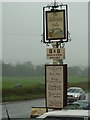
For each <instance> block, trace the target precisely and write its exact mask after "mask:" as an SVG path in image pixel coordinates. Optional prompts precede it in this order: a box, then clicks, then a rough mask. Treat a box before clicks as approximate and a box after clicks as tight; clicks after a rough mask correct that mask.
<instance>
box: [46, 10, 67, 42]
mask: <svg viewBox="0 0 90 120" xmlns="http://www.w3.org/2000/svg"><path fill="white" fill-rule="evenodd" d="M55 16H56V17H55ZM46 39H47V40H58V39H66V28H65V10H55V11H46Z"/></svg>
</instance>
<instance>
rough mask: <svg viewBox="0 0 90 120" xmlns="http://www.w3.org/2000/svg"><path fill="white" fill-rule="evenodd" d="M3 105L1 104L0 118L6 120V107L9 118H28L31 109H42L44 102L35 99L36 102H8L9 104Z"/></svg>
mask: <svg viewBox="0 0 90 120" xmlns="http://www.w3.org/2000/svg"><path fill="white" fill-rule="evenodd" d="M5 104H6V105H5ZM5 104H4V103H3V105H2V117H3V118H7V113H6V107H7V109H8V113H9V117H10V118H29V117H30V113H31V108H32V107H44V106H45V100H44V99H36V100H29V101H21V102H10V103H5ZM5 106H6V107H5Z"/></svg>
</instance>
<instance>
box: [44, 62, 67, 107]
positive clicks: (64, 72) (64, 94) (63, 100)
mask: <svg viewBox="0 0 90 120" xmlns="http://www.w3.org/2000/svg"><path fill="white" fill-rule="evenodd" d="M48 66H49V67H55V66H56V67H62V68H63V81H62V82H63V86H62V88H63V90H62V92H63V94H62V97H63V99H62V107H61V106H59V105H58V107H57V106H55V107H54V106H51V105H49V94H48V93H50V91H49V90H48V88H49V87H48V80H47V77H48V73H47V71H48V69H47V68H48ZM52 91H53V90H52ZM52 98H53V97H52ZM45 100H46V109H62V108H63V107H64V106H66V105H67V64H63V65H59V64H52V65H51V64H49V65H45ZM52 101H53V99H52Z"/></svg>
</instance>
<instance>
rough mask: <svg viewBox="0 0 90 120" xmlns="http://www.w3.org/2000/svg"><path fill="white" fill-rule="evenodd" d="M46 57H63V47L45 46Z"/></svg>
mask: <svg viewBox="0 0 90 120" xmlns="http://www.w3.org/2000/svg"><path fill="white" fill-rule="evenodd" d="M46 53H47V59H65V48H47V49H46Z"/></svg>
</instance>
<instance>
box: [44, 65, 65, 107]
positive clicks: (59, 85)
mask: <svg viewBox="0 0 90 120" xmlns="http://www.w3.org/2000/svg"><path fill="white" fill-rule="evenodd" d="M45 81H46V82H45V84H46V85H45V86H46V107H47V108H63V107H64V106H65V105H66V104H67V65H45Z"/></svg>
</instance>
